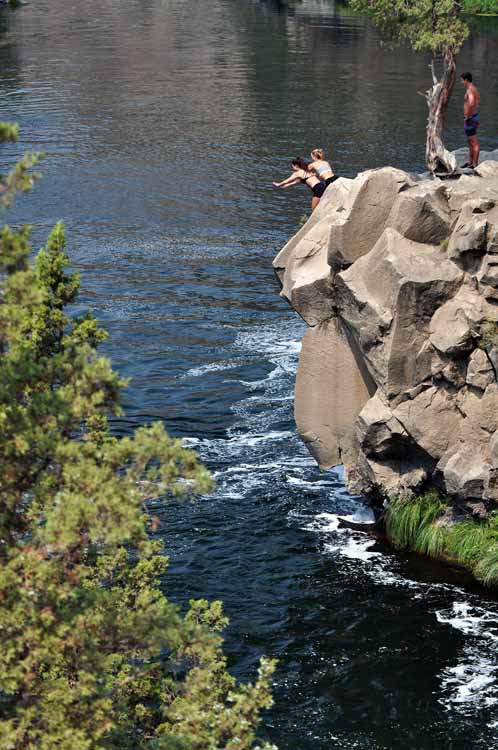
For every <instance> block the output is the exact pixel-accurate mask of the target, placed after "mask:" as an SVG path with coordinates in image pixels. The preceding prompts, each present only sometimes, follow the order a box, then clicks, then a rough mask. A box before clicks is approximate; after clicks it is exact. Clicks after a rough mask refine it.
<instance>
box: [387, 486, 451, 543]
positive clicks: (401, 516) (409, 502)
mask: <svg viewBox="0 0 498 750" xmlns="http://www.w3.org/2000/svg"><path fill="white" fill-rule="evenodd" d="M446 508H447V505H446V504H445V503H444V502H443V501H442V500H441V498H440V497H439V496H438V495H437V493H436V492H433V491H431V492H427V493H425V494H424V495H419V496H418V497H417V496H415V495H408V496H404V497H399V498H397V499H396V500H393V502H392V503H391V504H390V506H389V508H388V509H387V511H386V513H385V524H386V531H387V535H388V537H389V539H390V540H391V542H392V544H393V545H394V546H395V547H396V549H407V548H408V549H414V550H417V551H419V552H423V553H424V554H431V553H430V552H428V551H427V550H432V549H434V547H438V546H439V542H436V539H435V538H434V539H433V538H432V537H433V536H434V537H436V536H437V538H438V540H439V539H440V536H441V535H440V533H439V531H437V530H435V529H433V528H432V527H433V525H434V521H435V520H436V519H437V518H439V517H440V516H441V515H442V514H443V513H444V511H445V510H446Z"/></svg>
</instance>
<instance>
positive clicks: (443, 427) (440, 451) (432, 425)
mask: <svg viewBox="0 0 498 750" xmlns="http://www.w3.org/2000/svg"><path fill="white" fill-rule="evenodd" d="M393 413H394V416H395V417H396V419H397V420H398V421H399V422H400V423H401V424H402V425H403V428H404V429H405V430H406V432H407V433H408V435H409V436H410V438H411V439H412V440H413V443H414V444H415V445H417V446H418V447H419V448H421V449H422V450H423V451H424V452H425V453H427V454H428V455H429V456H431V457H432V458H434V459H439V458H441V456H443V455H444V453H446V451H447V450H448V447H449V446H450V444H452V443H453V442H454V440H455V436H456V435H458V429H459V426H460V422H461V419H462V416H461V413H460V411H459V409H458V404H457V399H456V396H455V394H453V393H451V392H449V391H448V390H446V389H444V388H442V389H441V388H437V387H435V386H430V387H429V388H425V389H424V390H423V391H422V392H421V393H420V394H419V395H418V396H416V398H414V399H408V400H407V401H403V402H402V403H401V404H399V405H398V406H397V407H396V409H394V412H393Z"/></svg>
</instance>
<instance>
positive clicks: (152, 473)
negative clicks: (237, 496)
mask: <svg viewBox="0 0 498 750" xmlns="http://www.w3.org/2000/svg"><path fill="white" fill-rule="evenodd" d="M0 135H1V136H3V139H4V140H15V138H16V137H17V129H16V128H15V127H14V126H10V125H2V126H0ZM37 159H38V156H37V155H36V158H35V155H31V156H30V157H29V158H28V160H27V161H26V160H25V161H24V162H23V164H22V166H21V167H19V165H17V167H15V168H14V170H13V171H12V172H11V173H10V174H8V175H4V176H2V177H1V178H0V193H1V194H0V198H3V202H4V203H10V202H11V200H12V199H13V197H14V194H15V193H16V192H17V191H18V190H27V189H29V188H30V187H31V185H32V184H33V179H34V176H33V174H32V172H31V166H32V164H33V163H34V162H36V161H37ZM0 250H1V252H0V424H1V430H0V461H1V465H2V471H1V473H0V540H1V541H0V632H1V641H2V648H1V649H0V705H1V714H0V747H2V748H5V749H7V748H9V750H42V748H46V750H48V749H49V748H56V747H58V748H59V747H60V748H71V750H90V749H92V750H118V749H119V750H173V749H174V750H216V749H217V748H220V747H224V748H234V749H235V748H237V750H250V749H251V750H256V748H259V749H260V750H262V748H266V750H271V748H273V746H271V747H270V746H269V745H267V744H263V745H261V744H260V743H258V741H257V740H256V737H255V732H256V727H257V725H258V723H259V720H260V714H261V711H262V710H263V709H265V708H268V707H269V706H270V705H271V695H270V684H271V675H272V672H273V668H274V666H273V664H272V662H270V661H267V660H262V661H261V664H260V667H259V675H258V678H257V680H256V682H255V683H254V684H246V685H241V686H240V685H238V684H237V683H236V681H235V679H234V678H233V677H232V676H231V675H230V674H229V672H228V670H227V662H226V658H225V655H224V653H223V650H222V639H221V636H220V632H221V630H222V629H223V628H224V627H225V626H226V624H227V620H226V618H225V617H224V616H223V613H222V608H221V604H220V603H219V602H214V603H212V604H208V602H206V601H204V600H200V601H191V602H190V606H189V608H188V611H187V613H186V614H185V615H184V616H181V614H180V612H179V609H178V607H177V606H175V605H174V604H173V603H171V602H170V601H169V600H168V599H167V597H166V596H165V595H164V593H163V591H162V588H163V587H164V585H166V581H167V578H164V573H165V570H166V568H167V558H166V557H165V555H164V551H163V546H162V543H161V542H160V541H158V540H157V538H155V532H156V531H157V529H156V526H157V522H156V521H154V519H153V518H152V516H151V515H150V514H149V513H148V507H147V506H148V503H150V501H153V500H155V499H157V498H159V497H161V498H168V497H178V496H185V495H186V494H188V493H192V492H197V493H199V492H204V491H206V490H208V489H209V488H210V486H211V480H210V477H209V475H208V472H207V471H206V469H205V468H204V467H202V466H201V465H200V464H199V463H198V461H197V458H196V456H195V454H194V453H192V452H191V451H188V450H186V449H184V448H183V446H182V444H181V441H179V440H175V439H172V438H171V437H170V436H169V435H168V434H167V433H166V432H165V430H164V427H163V426H162V424H160V423H157V424H154V425H152V426H150V427H143V428H141V429H138V430H136V431H135V433H134V434H133V435H130V436H129V437H126V438H122V439H118V438H116V437H114V436H113V435H112V432H111V430H110V425H109V421H108V419H109V415H112V414H119V413H120V395H121V392H122V389H123V388H124V386H125V385H126V383H125V381H124V380H123V379H122V378H120V377H119V376H118V375H117V374H116V373H115V372H114V371H113V370H112V368H111V366H110V363H109V362H108V360H106V359H105V358H103V357H101V356H99V355H98V354H97V346H98V344H99V343H101V342H102V341H104V339H105V338H106V333H105V331H103V330H102V329H101V328H100V327H99V325H98V323H97V321H96V319H95V318H94V317H93V316H92V315H91V314H84V315H80V316H78V317H71V316H70V315H69V314H68V311H67V308H68V306H69V305H71V304H72V303H74V301H75V299H76V297H77V294H78V288H79V278H78V275H77V274H75V273H69V272H68V264H69V259H68V257H67V255H66V253H65V234H64V228H63V226H62V224H60V223H59V224H57V225H56V226H55V227H54V229H53V230H52V232H51V233H50V236H49V237H48V240H47V242H46V245H45V246H44V247H43V248H42V250H40V252H39V253H38V255H37V257H36V259H34V260H32V255H33V253H32V247H31V244H30V228H29V227H23V228H20V229H17V230H14V229H11V228H9V227H7V226H6V227H4V228H3V229H2V230H0Z"/></svg>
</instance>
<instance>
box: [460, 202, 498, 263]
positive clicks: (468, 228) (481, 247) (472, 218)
mask: <svg viewBox="0 0 498 750" xmlns="http://www.w3.org/2000/svg"><path fill="white" fill-rule="evenodd" d="M496 211H497V209H496V207H495V202H494V201H491V200H489V199H480V198H474V199H472V200H468V201H465V203H464V204H463V205H462V208H461V210H460V214H459V216H458V219H457V221H456V224H455V227H454V229H453V231H452V233H451V237H450V239H449V243H448V257H449V258H452V259H453V260H462V256H464V255H466V254H467V253H475V254H477V255H482V254H484V253H485V252H486V240H487V232H488V223H489V221H490V219H494V214H495V213H496Z"/></svg>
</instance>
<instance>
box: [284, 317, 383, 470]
mask: <svg viewBox="0 0 498 750" xmlns="http://www.w3.org/2000/svg"><path fill="white" fill-rule="evenodd" d="M369 389H370V392H369ZM374 390H375V386H374V385H373V384H372V382H371V380H370V379H369V376H368V373H366V372H365V371H364V370H363V371H362V370H361V369H360V368H359V367H358V364H357V362H356V359H355V357H354V354H353V351H352V349H351V346H350V345H349V343H348V341H347V338H346V336H345V334H344V332H342V331H341V330H340V329H339V326H338V324H337V323H336V322H335V321H334V320H332V321H330V322H329V323H328V324H325V325H322V326H317V327H315V328H311V329H309V330H308V331H307V332H306V333H305V335H304V339H303V346H302V350H301V354H300V357H299V366H298V370H297V375H296V389H295V404H294V413H295V419H296V424H297V428H298V431H299V434H300V435H301V438H302V439H303V441H304V442H305V443H306V445H307V447H308V449H309V451H310V452H311V454H312V455H313V456H314V458H315V459H316V461H317V462H318V464H319V465H320V466H321V467H322V468H330V467H331V466H335V465H337V464H340V463H343V462H344V463H350V462H354V455H355V440H356V438H355V421H356V417H357V415H358V413H359V412H360V411H361V409H362V408H363V407H364V405H365V403H366V402H367V401H368V399H369V398H370V395H371V394H373V392H374Z"/></svg>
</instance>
